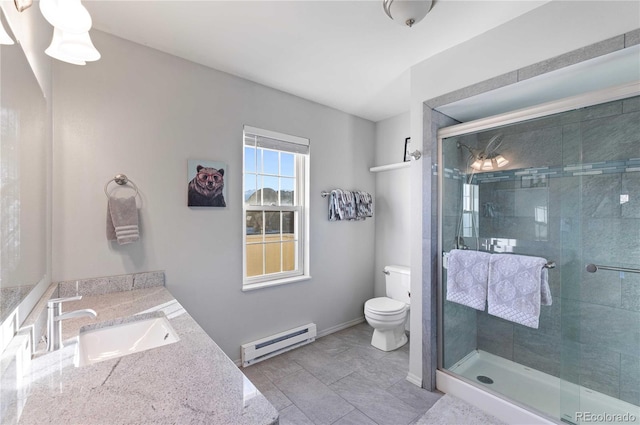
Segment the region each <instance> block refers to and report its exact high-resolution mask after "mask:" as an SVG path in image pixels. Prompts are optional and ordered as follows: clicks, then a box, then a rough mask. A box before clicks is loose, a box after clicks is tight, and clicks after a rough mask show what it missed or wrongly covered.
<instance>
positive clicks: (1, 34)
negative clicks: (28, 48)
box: [0, 21, 14, 44]
mask: <svg viewBox="0 0 640 425" xmlns="http://www.w3.org/2000/svg"><path fill="white" fill-rule="evenodd" d="M0 44H14V41H13V39H12V38H11V37H10V36H9V33H7V30H6V29H4V25H2V22H1V21H0Z"/></svg>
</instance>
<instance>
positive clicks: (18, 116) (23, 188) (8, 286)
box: [0, 44, 50, 322]
mask: <svg viewBox="0 0 640 425" xmlns="http://www.w3.org/2000/svg"><path fill="white" fill-rule="evenodd" d="M46 110H47V106H46V100H45V98H44V95H43V93H42V91H41V89H40V86H39V84H38V81H37V80H36V77H35V75H34V74H33V71H32V69H31V67H30V65H29V63H28V62H27V58H26V56H25V54H24V51H23V49H22V47H21V46H20V45H19V44H14V45H2V46H0V120H1V122H0V124H1V125H0V188H1V189H0V322H3V321H4V320H5V319H6V318H7V317H8V316H9V315H10V314H11V313H12V312H13V311H14V310H15V308H16V307H17V306H18V305H19V304H20V302H21V301H22V300H23V299H24V298H25V297H26V296H27V294H28V293H29V292H30V291H31V289H33V287H34V286H35V285H36V284H37V283H38V282H40V281H41V280H42V279H43V278H44V276H45V273H46V268H47V256H46V248H47V237H46V228H47V227H46V220H47V215H46V214H47V186H48V183H47V179H48V178H49V176H50V173H49V172H48V171H47V168H48V167H49V164H48V161H47V155H48V152H49V149H48V146H47V140H46V131H45V122H46Z"/></svg>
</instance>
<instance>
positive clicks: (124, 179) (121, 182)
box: [104, 174, 138, 198]
mask: <svg viewBox="0 0 640 425" xmlns="http://www.w3.org/2000/svg"><path fill="white" fill-rule="evenodd" d="M111 182H116V183H117V184H119V185H120V186H124V185H125V184H127V183H130V184H131V186H133V188H134V189H135V190H136V193H135V195H133V196H134V197H136V196H138V186H136V184H135V183H134V182H133V181H132V180H129V178H128V177H127V176H125V175H124V174H116V176H115V177H114V178H112V179H111V180H109V181H108V182H107V184H105V185H104V194H105V195H107V198H108V197H109V192H108V191H107V188H108V187H109V184H110V183H111Z"/></svg>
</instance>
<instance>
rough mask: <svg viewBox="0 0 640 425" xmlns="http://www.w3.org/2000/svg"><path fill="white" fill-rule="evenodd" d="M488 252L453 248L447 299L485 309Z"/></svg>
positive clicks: (449, 265)
mask: <svg viewBox="0 0 640 425" xmlns="http://www.w3.org/2000/svg"><path fill="white" fill-rule="evenodd" d="M489 258H491V254H489V253H488V252H481V251H473V250H467V249H452V250H451V251H450V252H449V259H448V265H447V301H452V302H455V303H458V304H462V305H466V306H467V307H473V308H475V309H476V310H484V307H485V304H486V302H487V282H488V277H489Z"/></svg>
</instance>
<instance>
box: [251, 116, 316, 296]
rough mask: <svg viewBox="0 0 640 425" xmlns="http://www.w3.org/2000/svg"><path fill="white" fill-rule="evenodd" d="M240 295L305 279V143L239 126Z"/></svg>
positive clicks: (306, 154)
mask: <svg viewBox="0 0 640 425" xmlns="http://www.w3.org/2000/svg"><path fill="white" fill-rule="evenodd" d="M243 164H244V165H243V190H244V203H243V205H244V206H243V218H244V219H243V229H244V231H243V239H244V261H243V268H244V279H243V290H249V289H256V288H261V287H264V286H271V285H279V284H283V283H289V282H294V281H298V280H301V279H306V278H309V261H308V258H309V252H308V251H309V250H308V240H309V238H308V222H309V217H308V208H307V206H308V195H309V140H308V139H304V138H301V137H296V136H290V135H286V134H281V133H276V132H273V131H268V130H261V129H258V128H253V127H249V126H244V161H243Z"/></svg>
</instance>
